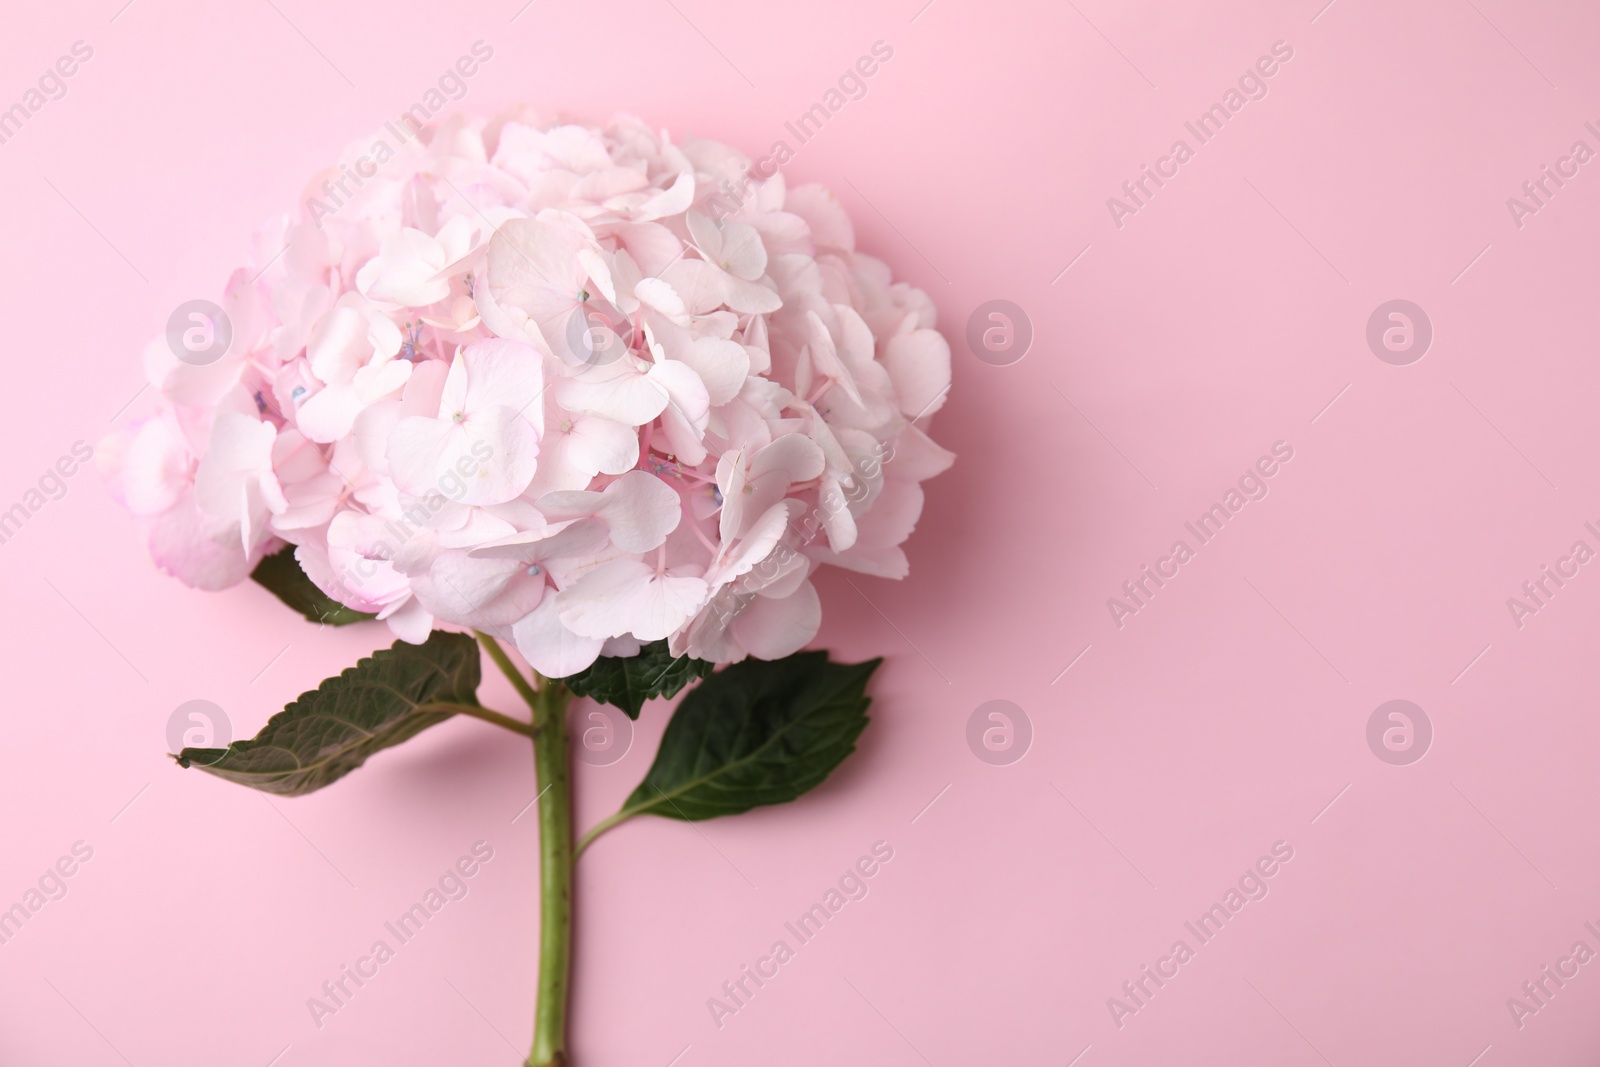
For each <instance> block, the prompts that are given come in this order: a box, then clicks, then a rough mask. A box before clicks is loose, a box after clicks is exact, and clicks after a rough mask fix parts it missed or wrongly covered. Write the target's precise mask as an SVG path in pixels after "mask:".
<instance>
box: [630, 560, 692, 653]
mask: <svg viewBox="0 0 1600 1067" xmlns="http://www.w3.org/2000/svg"><path fill="white" fill-rule="evenodd" d="M707 592H708V587H707V586H706V583H705V579H703V578H697V577H694V576H689V575H684V576H679V575H673V574H665V575H661V576H660V577H657V578H653V579H652V580H651V581H650V582H649V583H648V584H647V585H646V586H645V590H644V594H643V596H641V597H640V598H639V602H638V608H637V611H638V616H637V618H636V619H635V620H634V623H633V625H632V626H631V627H630V628H629V632H630V633H632V634H633V636H635V637H637V638H638V639H639V640H641V641H660V640H663V639H664V638H667V637H670V636H672V635H673V634H674V633H676V632H677V631H678V630H680V629H681V628H682V627H683V624H684V623H686V622H688V621H689V620H690V619H691V618H693V617H694V613H695V612H697V611H699V610H700V606H701V605H702V604H704V603H705V602H706V594H707Z"/></svg>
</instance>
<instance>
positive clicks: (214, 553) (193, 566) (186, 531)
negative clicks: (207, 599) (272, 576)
mask: <svg viewBox="0 0 1600 1067" xmlns="http://www.w3.org/2000/svg"><path fill="white" fill-rule="evenodd" d="M240 540H241V539H240V536H239V525H238V523H237V522H235V523H232V524H228V525H222V526H219V525H217V523H216V521H215V520H213V519H211V518H209V517H207V516H206V515H203V514H202V513H201V512H200V510H199V509H198V508H197V507H195V504H194V499H193V497H188V496H186V497H184V498H183V499H182V500H180V501H179V502H178V503H177V504H176V505H175V506H174V507H172V508H170V509H169V510H167V511H166V512H164V513H162V514H161V515H159V516H157V517H156V519H155V520H154V521H153V522H152V523H151V526H150V539H149V545H150V558H151V559H153V560H154V561H155V564H156V566H158V567H160V568H161V569H162V570H164V571H166V572H167V573H168V574H170V575H172V576H173V577H174V578H177V579H178V580H179V581H181V582H183V583H184V584H185V585H189V586H193V587H194V588H196V589H205V590H208V591H212V592H214V591H216V590H218V589H226V588H228V587H229V586H233V585H238V584H239V583H240V582H242V581H244V580H245V579H246V578H248V577H249V576H250V572H251V571H252V570H253V569H254V568H255V565H256V564H257V563H258V562H260V559H261V552H260V550H259V549H258V550H257V551H256V552H255V553H254V554H246V553H245V552H244V551H243V549H242V548H241V547H240Z"/></svg>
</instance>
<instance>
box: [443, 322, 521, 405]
mask: <svg viewBox="0 0 1600 1067" xmlns="http://www.w3.org/2000/svg"><path fill="white" fill-rule="evenodd" d="M458 362H459V363H460V364H461V365H462V367H463V368H464V371H465V376H466V390H465V396H464V397H462V400H461V403H462V412H463V413H464V414H468V415H470V414H472V413H473V412H476V411H479V410H482V409H484V408H487V407H493V406H500V407H508V408H511V409H512V410H513V411H520V412H523V413H524V415H525V417H526V418H527V419H528V420H529V421H530V422H535V421H536V420H537V419H538V418H539V417H540V413H541V412H542V411H543V408H542V407H540V406H539V405H537V404H535V403H534V401H536V400H538V399H539V397H540V395H541V394H542V393H543V392H544V357H543V356H542V355H541V354H540V352H539V351H538V350H537V349H535V348H531V347H529V346H528V345H524V344H519V343H518V342H516V341H505V340H498V339H497V340H492V341H476V342H474V343H473V344H470V345H468V346H467V347H466V348H463V349H462V350H461V355H460V358H459V360H458ZM452 371H453V368H452ZM446 391H447V393H449V392H450V390H449V388H448V386H447V388H446ZM439 414H440V415H441V416H443V417H445V418H449V417H451V416H452V415H454V414H455V412H450V411H440V413H439Z"/></svg>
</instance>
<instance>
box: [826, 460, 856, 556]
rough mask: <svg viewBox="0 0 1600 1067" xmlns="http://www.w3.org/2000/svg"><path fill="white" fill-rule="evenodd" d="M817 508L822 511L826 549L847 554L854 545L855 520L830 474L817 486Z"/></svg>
mask: <svg viewBox="0 0 1600 1067" xmlns="http://www.w3.org/2000/svg"><path fill="white" fill-rule="evenodd" d="M817 497H818V503H817V506H818V507H819V508H821V509H822V527H823V529H824V530H826V531H827V533H828V547H829V548H831V549H833V550H834V551H835V552H848V551H849V550H850V549H851V548H852V547H853V546H854V545H855V543H856V533H857V531H856V520H855V516H854V515H852V514H850V501H849V500H847V499H846V498H845V495H844V489H843V488H841V487H840V485H839V480H838V479H837V478H835V477H834V476H833V475H831V474H825V475H823V476H822V480H821V481H820V482H819V483H818V485H817Z"/></svg>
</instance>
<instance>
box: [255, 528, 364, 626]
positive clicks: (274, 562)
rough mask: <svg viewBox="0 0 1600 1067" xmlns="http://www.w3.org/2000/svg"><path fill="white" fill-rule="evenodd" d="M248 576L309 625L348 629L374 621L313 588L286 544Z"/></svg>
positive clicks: (292, 549) (313, 585)
mask: <svg viewBox="0 0 1600 1067" xmlns="http://www.w3.org/2000/svg"><path fill="white" fill-rule="evenodd" d="M250 577H251V578H252V579H253V580H254V581H255V582H256V584H258V585H261V586H263V587H265V588H266V589H267V591H268V592H270V593H271V594H272V595H273V596H275V597H277V598H278V599H279V600H281V601H283V602H284V603H285V604H287V605H289V606H290V607H291V608H293V609H294V610H296V611H298V612H299V613H300V614H302V615H304V616H305V617H306V618H308V619H310V620H311V621H312V622H320V623H326V624H327V625H329V626H348V625H350V624H351V623H353V622H366V621H367V620H368V619H371V618H374V616H372V615H368V614H367V613H366V612H363V611H356V610H355V609H353V608H347V607H345V606H344V605H343V604H341V603H339V602H338V601H337V600H335V599H333V597H331V596H329V595H328V594H327V593H324V592H323V591H322V590H320V589H318V588H317V587H316V584H315V583H314V582H312V580H311V579H310V578H307V577H306V572H305V571H303V570H301V569H300V564H299V562H298V561H297V560H296V559H295V558H294V546H293V545H285V546H284V547H283V548H280V549H279V550H278V551H276V552H274V553H273V554H272V555H270V556H264V557H262V560H261V562H260V563H257V564H256V569H255V570H253V571H251V572H250Z"/></svg>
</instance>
